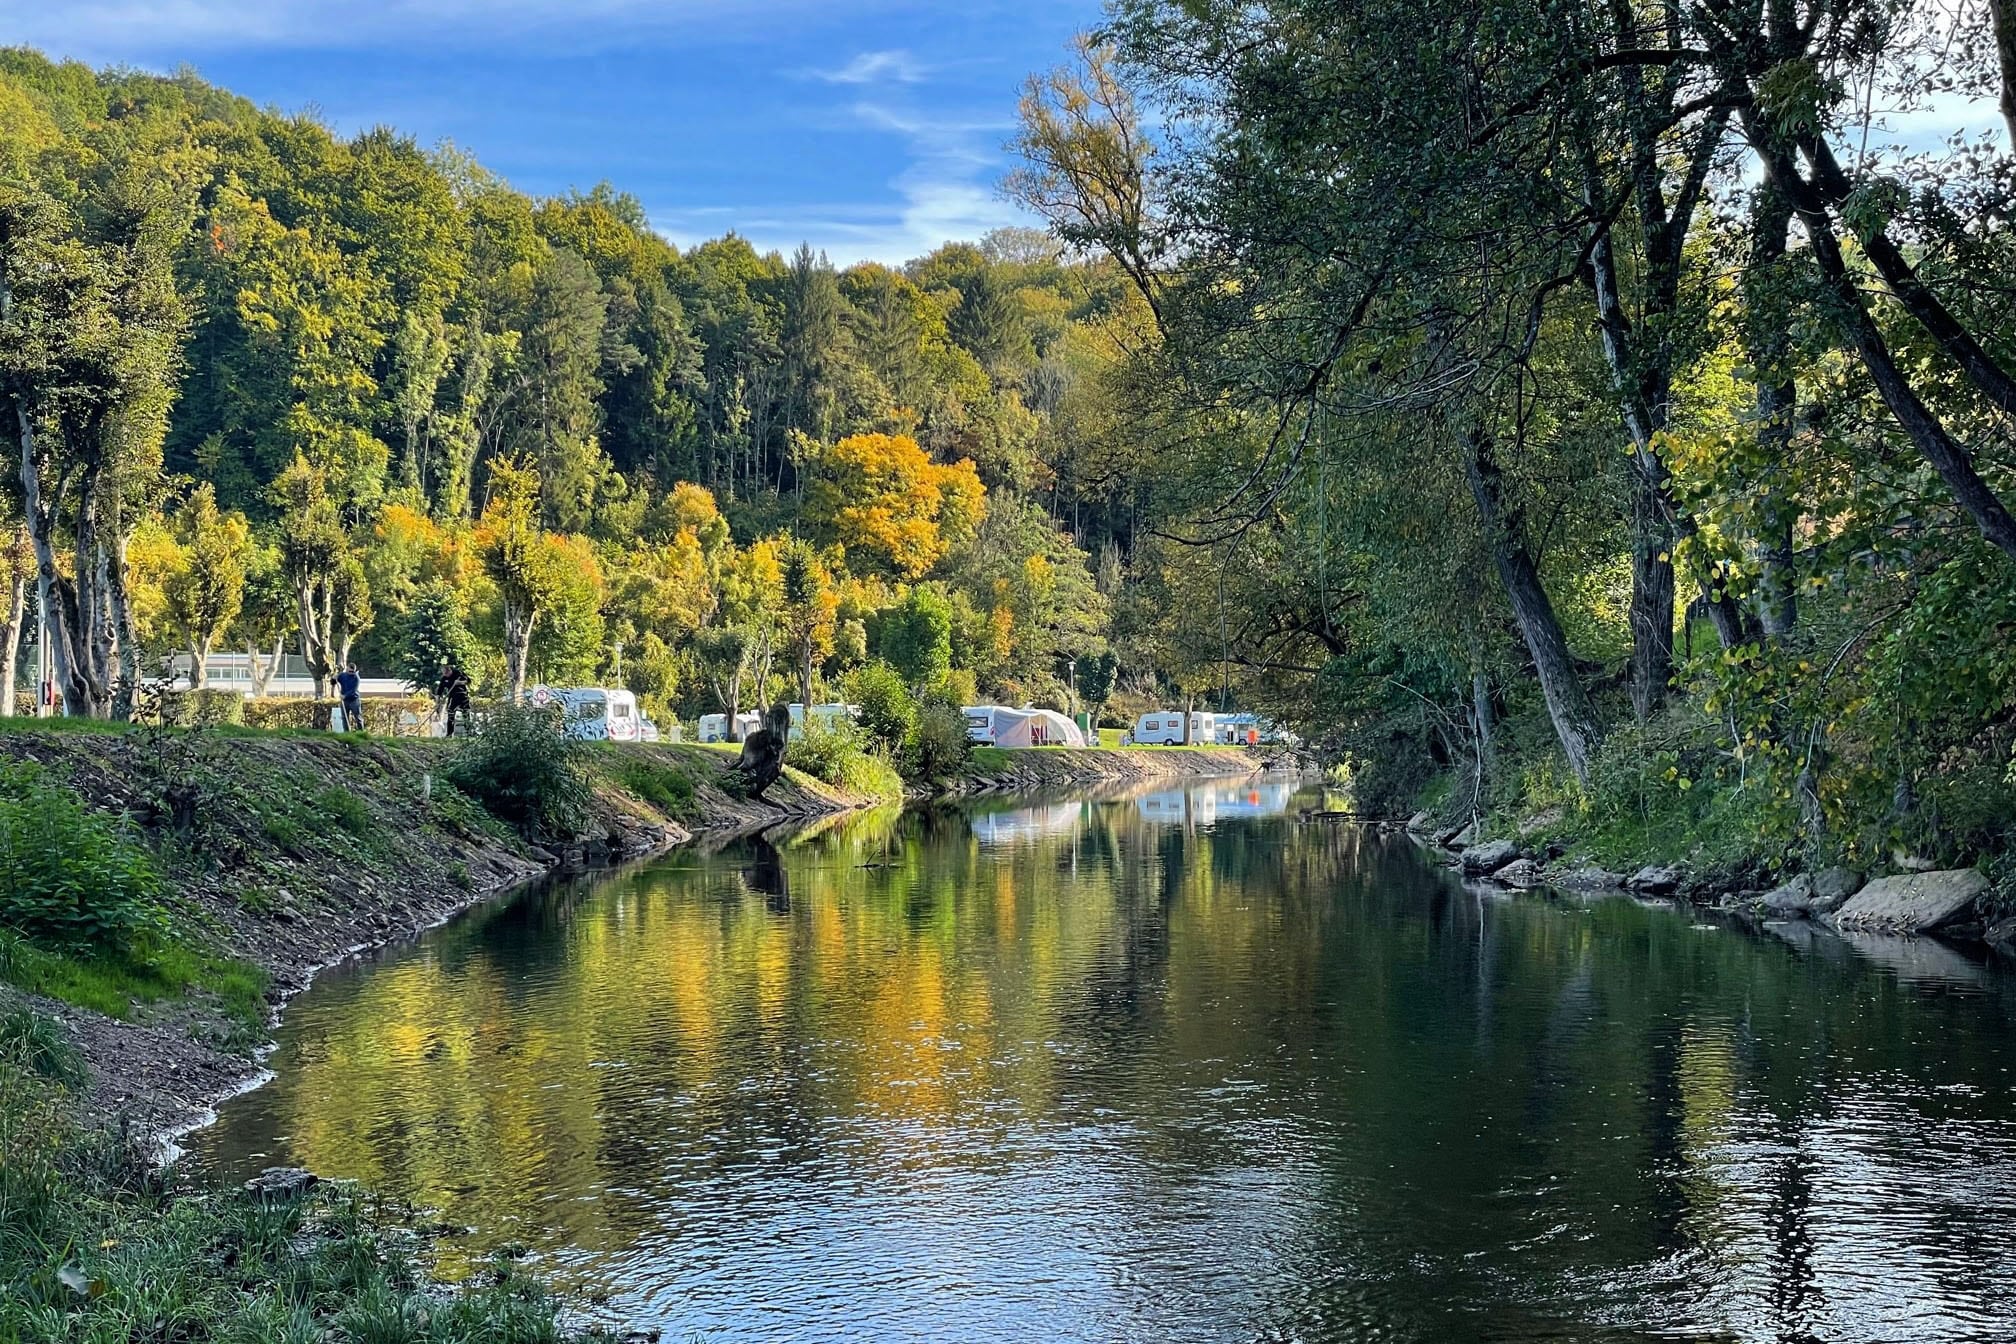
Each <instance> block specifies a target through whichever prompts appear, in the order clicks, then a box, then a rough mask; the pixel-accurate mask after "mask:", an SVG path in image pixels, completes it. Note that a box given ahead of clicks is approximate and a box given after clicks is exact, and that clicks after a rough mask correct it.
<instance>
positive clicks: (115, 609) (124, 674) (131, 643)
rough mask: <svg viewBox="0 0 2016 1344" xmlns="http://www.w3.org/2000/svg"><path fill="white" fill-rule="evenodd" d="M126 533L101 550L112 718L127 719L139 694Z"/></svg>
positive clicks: (120, 532) (137, 645) (136, 634)
mask: <svg viewBox="0 0 2016 1344" xmlns="http://www.w3.org/2000/svg"><path fill="white" fill-rule="evenodd" d="M128 545H129V534H128V533H127V531H126V529H125V528H124V527H120V528H119V529H118V537H117V540H116V541H115V542H114V544H113V546H112V547H111V548H110V549H106V550H101V552H100V555H101V557H102V563H103V566H104V569H103V573H104V580H105V597H106V603H105V616H106V620H107V623H108V624H109V625H110V627H111V631H112V649H113V655H114V659H115V662H116V666H117V668H118V677H117V679H116V680H115V681H114V683H113V694H112V717H113V718H116V719H119V720H121V721H123V722H131V720H132V718H133V708H134V705H135V703H136V701H137V700H138V698H139V695H140V676H141V672H140V627H139V624H138V622H136V621H135V620H134V619H133V604H132V603H131V602H130V601H128V600H127V596H126V554H127V547H128Z"/></svg>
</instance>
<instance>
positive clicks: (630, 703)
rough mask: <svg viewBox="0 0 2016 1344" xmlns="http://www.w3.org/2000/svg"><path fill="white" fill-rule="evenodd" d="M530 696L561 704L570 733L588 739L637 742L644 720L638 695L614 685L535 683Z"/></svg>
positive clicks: (538, 702) (543, 702) (537, 700)
mask: <svg viewBox="0 0 2016 1344" xmlns="http://www.w3.org/2000/svg"><path fill="white" fill-rule="evenodd" d="M530 698H531V701H532V703H533V704H534V705H537V706H539V707H540V708H542V709H543V708H545V707H546V706H548V705H558V706H559V707H560V710H561V718H562V721H563V722H564V723H565V725H566V728H567V736H569V737H574V738H579V739H581V740H583V741H586V742H635V741H636V740H637V737H638V729H639V725H640V724H641V723H642V722H643V716H642V715H640V714H639V713H638V712H637V697H636V696H635V695H632V694H631V693H630V692H629V691H625V690H619V689H617V688H615V687H612V686H535V687H533V688H532V694H531V697H530Z"/></svg>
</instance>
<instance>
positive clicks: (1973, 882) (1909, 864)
mask: <svg viewBox="0 0 2016 1344" xmlns="http://www.w3.org/2000/svg"><path fill="white" fill-rule="evenodd" d="M1560 825H1561V818H1560V817H1559V816H1558V815H1541V816H1536V817H1534V818H1531V819H1529V821H1528V822H1527V823H1526V824H1524V825H1523V826H1521V827H1519V828H1517V829H1516V830H1515V831H1513V832H1512V833H1511V834H1494V833H1493V832H1492V831H1491V830H1490V829H1488V828H1486V827H1484V826H1483V825H1481V824H1480V823H1478V822H1475V821H1473V822H1471V823H1469V824H1467V825H1464V826H1460V827H1457V826H1445V825H1441V824H1438V823H1437V822H1436V820H1435V819H1434V818H1433V817H1431V816H1430V815H1429V814H1428V813H1426V812H1420V813H1416V814H1415V815H1414V816H1413V817H1411V818H1409V820H1408V821H1407V822H1406V823H1405V825H1404V827H1399V826H1396V825H1393V824H1390V823H1389V825H1388V828H1389V829H1404V830H1405V831H1406V833H1407V834H1408V835H1409V836H1410V837H1411V838H1413V839H1414V840H1415V841H1416V842H1417V843H1419V844H1422V845H1425V846H1428V847H1430V848H1432V849H1434V850H1435V851H1437V852H1438V854H1439V855H1440V856H1441V861H1442V863H1443V864H1444V865H1445V866H1447V867H1450V868H1455V869H1457V870H1459V871H1460V872H1461V873H1462V874H1463V876H1464V878H1465V879H1466V880H1469V881H1474V882H1480V883H1486V884H1489V885H1492V886H1497V887H1503V888H1509V889H1513V890H1530V889H1534V888H1555V889H1558V890H1565V891H1581V892H1592V891H1623V892H1629V893H1632V894H1633V895H1637V896H1643V897H1650V898H1654V899H1660V900H1671V901H1677V902H1681V903H1684V904H1689V905H1694V906H1699V907H1703V908H1709V909H1715V910H1720V911H1725V912H1728V913H1732V914H1736V915H1741V916H1745V917H1748V918H1750V919H1752V920H1755V921H1759V922H1765V921H1774V922H1779V923H1785V922H1794V921H1812V922H1813V923H1815V924H1819V925H1821V926H1824V927H1826V928H1830V929H1834V930H1837V931H1840V932H1844V933H1850V934H1857V933H1861V934H1902V935H1909V936H1921V935H1923V936H1932V937H1937V938H1941V939H1946V940H1949V941H1953V942H1963V943H1985V944H1987V945H1988V946H1989V947H1991V948H1993V949H1995V950H1996V951H1998V952H2000V953H2002V954H2004V955H2016V915H2012V914H2011V913H2010V911H2009V910H2008V908H2007V901H2006V898H2005V896H2004V894H2003V893H2002V892H2000V891H1999V890H1998V889H1997V885H1996V883H1995V882H1994V881H1993V880H1992V879H1991V878H1990V877H1989V875H1988V874H1987V873H1984V872H1983V871H1981V870H1980V869H1979V868H1971V867H1970V868H1939V867H1937V866H1936V865H1935V864H1933V863H1932V862H1931V861H1930V860H1926V859H1919V858H1914V857H1912V856H1909V855H1901V854H1900V855H1895V856H1893V857H1892V861H1891V863H1889V864H1886V865H1881V866H1878V867H1877V869H1876V871H1870V872H1865V871H1862V870H1860V869H1857V868H1853V867H1849V866H1846V865H1841V864H1836V865H1832V866H1828V867H1824V868H1819V869H1817V870H1813V871H1806V870H1796V871H1795V870H1792V869H1791V868H1789V867H1788V868H1786V869H1783V870H1780V871H1775V872H1774V871H1771V870H1769V869H1763V868H1759V867H1743V868H1737V869H1730V868H1727V867H1722V866H1718V865H1707V866H1701V865H1696V864H1690V863H1688V862H1686V861H1684V860H1683V861H1665V862H1658V861H1655V862H1648V863H1644V864H1641V865H1639V866H1637V867H1635V868H1631V869H1629V870H1628V871H1627V870H1625V869H1623V868H1621V867H1620V868H1618V869H1611V868H1606V867H1604V866H1602V865H1601V864H1599V863H1596V862H1593V861H1592V860H1591V859H1590V858H1589V857H1587V856H1586V855H1583V854H1578V853H1577V851H1576V849H1575V847H1574V846H1572V845H1569V844H1567V843H1564V842H1563V841H1562V840H1561V839H1559V838H1558V837H1557V836H1552V835H1550V833H1553V832H1557V831H1558V830H1559V828H1560Z"/></svg>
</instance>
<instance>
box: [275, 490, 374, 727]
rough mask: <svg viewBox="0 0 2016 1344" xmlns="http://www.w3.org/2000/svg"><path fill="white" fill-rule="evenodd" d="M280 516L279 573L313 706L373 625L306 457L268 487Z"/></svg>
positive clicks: (346, 546)
mask: <svg viewBox="0 0 2016 1344" xmlns="http://www.w3.org/2000/svg"><path fill="white" fill-rule="evenodd" d="M272 494H273V502H274V505H275V507H276V508H277V509H278V510H279V513H280V528H279V538H280V568H281V572H282V573H283V574H285V576H286V579H287V583H288V587H289V588H290V590H291V591H292V594H293V598H294V611H295V619H296V628H297V629H298V630H299V632H300V635H301V656H302V658H303V659H304V660H305V661H306V662H307V664H308V674H309V675H310V676H311V677H313V678H314V679H315V698H316V699H318V700H326V699H328V698H329V694H330V686H331V683H332V682H333V681H334V680H335V677H336V674H337V673H338V672H339V671H341V670H342V669H343V667H344V666H345V665H346V664H347V663H348V662H349V659H350V646H351V643H352V642H353V641H354V640H355V639H356V637H357V636H358V635H359V634H360V633H362V632H363V631H364V630H365V629H366V628H368V627H369V626H370V624H371V620H372V610H371V586H370V581H369V580H368V579H367V578H366V577H365V574H364V566H363V563H362V562H361V561H360V560H359V559H358V557H357V554H356V552H355V551H354V550H353V549H352V547H351V545H350V537H349V534H348V533H347V532H346V531H345V530H344V527H343V521H342V517H341V515H340V513H339V512H338V510H337V507H336V501H335V500H334V499H332V498H331V497H330V495H329V488H328V477H327V475H326V474H325V473H324V472H323V470H322V469H321V468H319V467H315V466H311V465H310V464H309V462H308V460H307V459H306V458H305V457H300V456H297V457H296V458H295V459H294V464H293V465H292V466H290V467H288V468H287V470H285V471H283V472H282V473H281V474H280V476H279V478H278V479H277V480H275V481H274V483H273V490H272Z"/></svg>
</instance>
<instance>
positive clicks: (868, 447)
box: [805, 434, 987, 579]
mask: <svg viewBox="0 0 2016 1344" xmlns="http://www.w3.org/2000/svg"><path fill="white" fill-rule="evenodd" d="M986 497H987V489H986V487H985V486H984V485H982V484H981V483H980V475H979V473H978V472H977V471H975V470H974V468H973V463H972V461H971V460H970V459H962V460H960V461H958V462H954V463H952V464H950V465H945V464H941V463H937V462H933V461H932V460H931V458H930V456H929V455H928V454H926V453H925V451H924V450H923V449H922V448H921V447H919V446H918V444H917V441H916V440H915V439H912V438H909V437H907V436H905V435H901V434H856V435H854V436H852V437H851V438H845V439H842V440H840V441H839V442H838V443H834V444H830V445H826V446H824V447H822V448H820V450H819V452H818V455H817V458H816V460H815V464H814V472H813V480H812V484H811V486H810V488H809V489H808V490H807V491H806V493H805V514H806V518H807V520H808V521H809V522H811V524H812V525H813V526H814V527H816V528H819V529H821V530H822V531H823V532H825V533H826V534H827V536H828V538H829V539H830V540H832V541H835V542H838V543H839V544H840V545H841V546H842V547H844V548H845V549H846V552H847V554H848V555H849V556H850V557H851V558H853V559H854V560H855V561H856V562H857V563H865V564H866V565H869V566H880V567H882V568H884V569H886V570H887V571H888V572H889V573H891V574H893V575H895V576H896V577H898V578H902V579H916V578H920V577H922V576H923V575H925V574H927V573H929V572H930V570H931V568H932V566H934V565H936V564H937V563H938V562H939V561H940V560H942V559H943V558H944V557H945V554H946V553H947V552H948V551H950V550H951V549H952V548H953V547H954V546H957V545H959V544H960V543H961V542H962V541H964V540H966V539H967V538H968V537H970V536H972V534H973V530H974V529H975V528H976V527H978V526H979V523H980V518H981V515H982V513H983V512H984V510H985V507H986Z"/></svg>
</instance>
